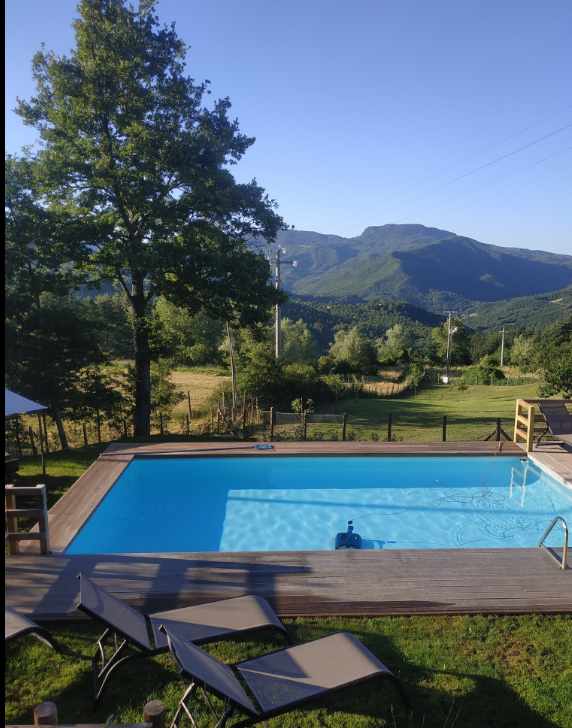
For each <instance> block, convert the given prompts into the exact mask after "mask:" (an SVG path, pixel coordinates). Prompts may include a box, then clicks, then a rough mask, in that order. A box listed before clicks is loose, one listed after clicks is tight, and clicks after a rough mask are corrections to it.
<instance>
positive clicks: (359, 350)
mask: <svg viewBox="0 0 572 728" xmlns="http://www.w3.org/2000/svg"><path fill="white" fill-rule="evenodd" d="M329 356H330V357H331V358H332V360H333V362H334V365H335V367H336V369H337V370H338V371H339V372H340V373H345V372H369V371H371V370H372V369H373V368H374V366H375V351H374V349H373V346H372V343H371V341H370V340H369V339H367V338H366V337H365V336H364V335H363V334H362V333H361V332H360V330H359V328H358V327H357V326H354V327H352V328H351V329H341V330H339V331H337V332H336V335H335V338H334V341H333V343H332V345H331V346H330V351H329Z"/></svg>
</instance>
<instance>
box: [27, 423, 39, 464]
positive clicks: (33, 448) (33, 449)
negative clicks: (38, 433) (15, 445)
mask: <svg viewBox="0 0 572 728" xmlns="http://www.w3.org/2000/svg"><path fill="white" fill-rule="evenodd" d="M28 435H29V437H30V446H31V448H32V455H33V456H34V457H35V456H36V455H37V454H38V450H37V448H36V443H35V442H34V430H32V427H31V426H30V427H28Z"/></svg>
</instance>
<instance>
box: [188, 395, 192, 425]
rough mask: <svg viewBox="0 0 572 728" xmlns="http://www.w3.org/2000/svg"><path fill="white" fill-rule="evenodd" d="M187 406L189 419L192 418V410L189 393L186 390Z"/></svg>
mask: <svg viewBox="0 0 572 728" xmlns="http://www.w3.org/2000/svg"><path fill="white" fill-rule="evenodd" d="M187 406H188V408H189V420H192V419H193V410H192V408H191V393H190V392H189V391H188V390H187Z"/></svg>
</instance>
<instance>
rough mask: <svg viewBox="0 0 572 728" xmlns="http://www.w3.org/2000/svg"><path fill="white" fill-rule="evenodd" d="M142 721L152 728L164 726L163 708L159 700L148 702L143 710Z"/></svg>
mask: <svg viewBox="0 0 572 728" xmlns="http://www.w3.org/2000/svg"><path fill="white" fill-rule="evenodd" d="M143 720H144V722H145V723H150V724H151V727H152V728H163V726H164V724H165V706H164V705H163V703H162V702H161V701H160V700H150V701H149V702H148V703H147V704H146V705H145V707H144V708H143Z"/></svg>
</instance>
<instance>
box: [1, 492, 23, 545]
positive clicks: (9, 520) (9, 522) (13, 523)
mask: <svg viewBox="0 0 572 728" xmlns="http://www.w3.org/2000/svg"><path fill="white" fill-rule="evenodd" d="M4 503H5V508H6V509H7V510H15V509H16V496H15V495H12V494H11V493H10V494H8V493H6V492H4ZM6 529H7V531H8V533H16V531H17V529H18V519H17V517H16V516H15V515H14V514H13V513H6ZM8 553H9V554H10V556H14V554H18V553H20V546H19V544H18V541H16V540H15V539H12V538H10V537H8Z"/></svg>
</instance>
